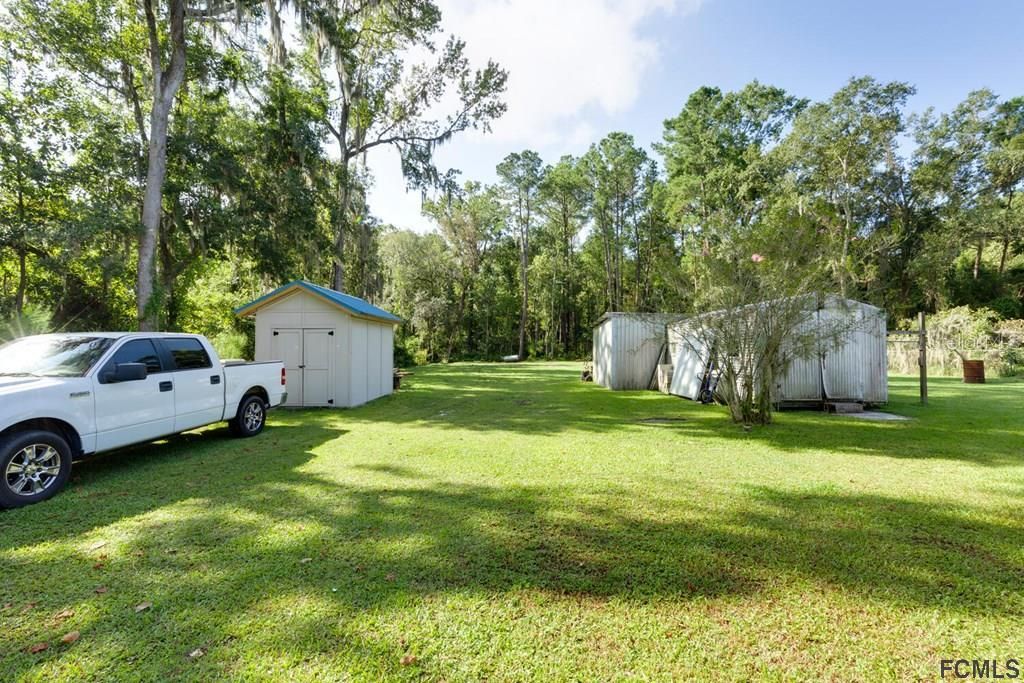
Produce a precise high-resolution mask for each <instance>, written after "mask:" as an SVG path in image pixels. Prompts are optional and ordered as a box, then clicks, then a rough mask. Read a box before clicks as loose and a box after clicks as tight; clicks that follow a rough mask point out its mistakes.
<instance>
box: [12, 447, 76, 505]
mask: <svg viewBox="0 0 1024 683" xmlns="http://www.w3.org/2000/svg"><path fill="white" fill-rule="evenodd" d="M70 476H71V447H70V446H68V442H67V441H65V440H64V439H63V438H62V437H61V436H59V435H57V434H54V433H53V432H45V431H42V430H33V431H27V432H17V433H15V434H12V435H10V436H7V437H2V438H0V507H5V508H16V507H22V506H23V505H30V504H32V503H39V502H41V501H44V500H46V499H48V498H52V497H53V496H55V495H57V493H58V492H59V491H60V490H61V489H62V488H64V485H65V484H66V483H67V481H68V477H70Z"/></svg>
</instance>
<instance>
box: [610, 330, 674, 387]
mask: <svg viewBox="0 0 1024 683" xmlns="http://www.w3.org/2000/svg"><path fill="white" fill-rule="evenodd" d="M669 319H675V318H674V317H672V316H655V315H649V314H642V313H640V314H635V315H634V314H629V313H613V314H609V315H608V317H607V318H605V319H604V320H603V321H602V322H601V323H600V324H599V325H597V326H596V327H595V328H594V381H595V382H597V383H598V384H600V385H601V386H603V387H607V388H609V389H614V390H617V391H618V390H626V389H646V388H647V387H648V384H649V382H650V380H651V374H652V373H653V372H654V369H655V367H656V366H657V364H658V356H659V354H660V352H661V348H662V345H663V344H664V343H665V325H666V322H667V321H668V320H669Z"/></svg>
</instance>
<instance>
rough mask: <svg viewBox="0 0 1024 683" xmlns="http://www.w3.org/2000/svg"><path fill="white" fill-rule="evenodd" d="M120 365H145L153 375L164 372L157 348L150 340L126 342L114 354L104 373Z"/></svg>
mask: <svg viewBox="0 0 1024 683" xmlns="http://www.w3.org/2000/svg"><path fill="white" fill-rule="evenodd" d="M119 363H143V364H144V365H145V366H146V371H147V372H148V373H149V374H151V375H153V374H156V373H158V372H163V370H164V368H163V366H162V365H161V364H160V356H159V355H157V352H156V347H155V346H153V342H151V341H150V340H148V339H132V340H131V341H129V342H125V344H124V346H122V347H121V348H119V349H118V350H117V351H115V352H114V356H113V357H112V358H111V359H110V360H109V361H108V362H107V364H106V365H105V366H104V368H103V371H104V372H110V371H113V369H114V366H116V365H117V364H119Z"/></svg>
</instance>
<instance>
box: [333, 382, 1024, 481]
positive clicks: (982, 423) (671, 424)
mask: <svg viewBox="0 0 1024 683" xmlns="http://www.w3.org/2000/svg"><path fill="white" fill-rule="evenodd" d="M412 379H413V381H411V382H410V386H409V388H407V389H403V390H402V391H400V392H399V393H398V394H397V395H395V396H392V397H390V398H388V399H384V400H382V401H378V402H375V403H372V404H370V405H368V406H365V407H364V408H360V409H356V410H353V411H350V412H348V413H346V415H345V419H346V420H350V421H352V422H353V423H363V424H379V423H385V424H387V423H391V424H399V425H413V426H420V425H422V426H427V427H430V428H440V429H467V430H472V431H481V432H516V433H520V434H531V435H541V434H558V433H563V432H567V431H581V432H598V433H605V432H608V433H610V432H621V430H623V429H628V428H646V429H647V430H650V429H659V430H662V431H665V432H666V433H671V434H676V435H679V436H684V437H693V438H702V437H712V438H724V439H729V440H736V441H751V440H753V441H755V442H761V443H765V444H767V445H770V446H771V447H773V448H776V449H779V450H783V451H792V452H816V454H818V453H820V454H822V455H823V456H825V457H827V456H828V455H829V454H834V453H863V454H871V455H881V456H885V457H893V458H914V459H930V458H938V459H950V460H960V461H971V462H974V463H977V464H983V465H989V466H1003V465H1018V464H1021V463H1022V462H1024V453H1022V451H1021V449H1020V447H1019V444H1020V443H1022V442H1024V416H1022V415H1021V413H1020V410H1019V407H1018V406H1019V405H1020V404H1021V402H1022V401H1024V383H1021V382H1004V383H994V384H989V385H964V384H962V383H960V382H958V381H955V380H950V379H948V378H940V379H938V380H933V382H932V385H933V392H934V393H935V395H933V397H932V403H931V405H930V406H928V407H926V408H922V407H920V406H918V405H916V403H915V402H914V401H913V399H912V398H910V397H911V396H912V395H913V391H914V390H915V388H914V387H915V386H916V385H914V382H916V380H912V379H909V378H900V379H897V380H895V381H894V382H893V389H894V391H893V402H892V403H891V404H890V406H889V407H888V409H889V410H891V411H892V412H897V413H900V414H906V415H909V416H911V417H913V418H915V419H913V420H910V421H907V422H870V421H862V420H854V419H851V418H844V417H838V416H830V415H825V414H823V413H821V412H820V411H785V412H784V413H783V414H781V415H779V416H778V419H777V423H776V424H774V425H771V426H768V427H758V428H754V429H753V430H751V431H749V432H745V431H743V430H742V429H740V428H739V427H737V426H736V425H734V424H732V422H731V421H730V420H729V419H728V416H727V415H726V413H725V409H724V408H722V407H720V406H704V405H699V404H696V403H694V402H692V401H688V400H686V399H681V398H678V397H674V396H663V395H661V394H658V393H656V392H650V391H647V392H643V391H626V392H613V391H609V390H607V389H604V388H602V387H599V386H596V385H594V384H590V383H583V382H580V381H579V374H578V372H577V371H576V370H575V369H574V368H573V366H572V365H568V364H559V365H555V366H547V365H545V364H541V363H532V364H529V363H528V364H515V365H499V364H485V363H466V364H453V365H450V366H444V367H436V368H435V367H431V368H427V369H425V370H420V371H418V374H417V375H416V376H415V377H414V378H412ZM652 419H653V422H652ZM645 420H646V421H647V422H645Z"/></svg>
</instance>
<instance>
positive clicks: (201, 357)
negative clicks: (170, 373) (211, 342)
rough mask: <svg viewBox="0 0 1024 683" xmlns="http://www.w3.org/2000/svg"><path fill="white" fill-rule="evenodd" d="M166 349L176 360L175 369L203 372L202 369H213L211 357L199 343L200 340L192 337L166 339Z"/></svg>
mask: <svg viewBox="0 0 1024 683" xmlns="http://www.w3.org/2000/svg"><path fill="white" fill-rule="evenodd" d="M163 342H164V348H166V349H167V351H168V352H169V353H170V354H171V357H172V358H174V367H175V369H177V370H201V369H202V368H210V367H213V363H211V362H210V356H209V355H208V354H207V353H206V349H204V348H203V345H202V344H200V343H199V340H198V339H193V338H191V337H179V338H170V339H164V340H163Z"/></svg>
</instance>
